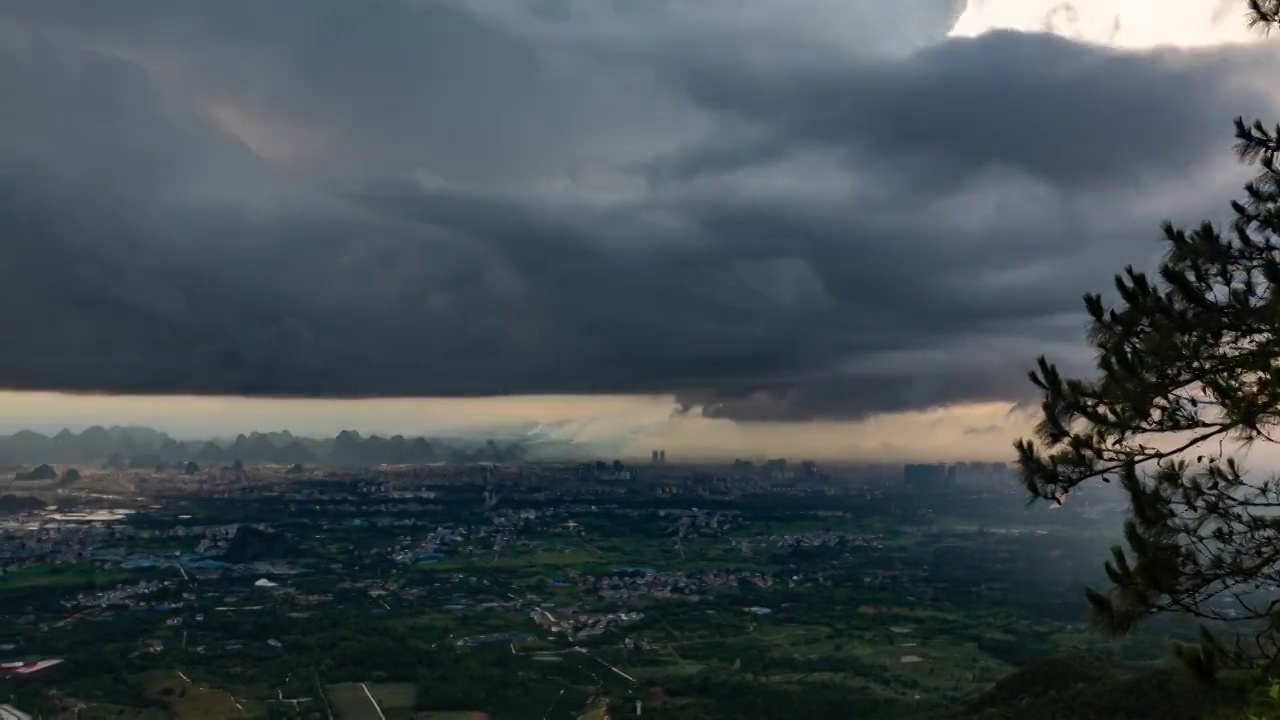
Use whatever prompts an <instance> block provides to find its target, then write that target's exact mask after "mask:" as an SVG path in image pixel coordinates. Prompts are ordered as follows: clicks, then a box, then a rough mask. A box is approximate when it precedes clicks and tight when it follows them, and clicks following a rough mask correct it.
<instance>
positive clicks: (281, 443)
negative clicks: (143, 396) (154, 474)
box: [0, 426, 572, 468]
mask: <svg viewBox="0 0 1280 720" xmlns="http://www.w3.org/2000/svg"><path fill="white" fill-rule="evenodd" d="M569 454H572V443H555V442H552V443H548V442H547V441H546V440H545V439H541V438H536V437H532V436H531V437H529V438H514V439H513V438H503V439H501V440H498V441H495V440H491V439H490V440H484V439H472V438H452V437H451V438H448V439H440V438H435V439H429V438H423V437H414V438H407V437H404V436H403V435H394V436H392V437H380V436H378V435H369V436H362V435H361V434H360V433H358V432H355V431H352V430H344V431H343V432H340V433H338V435H336V436H335V437H332V438H325V439H316V438H305V437H298V436H295V435H293V434H292V433H290V432H289V431H287V430H285V431H283V432H271V433H258V432H255V433H251V434H249V435H238V436H236V438H235V439H234V440H229V441H228V440H221V441H219V440H175V439H174V438H172V437H170V436H169V435H168V434H166V433H163V432H161V431H159V430H155V429H153V428H148V427H105V428H104V427H98V426H95V427H91V428H88V429H87V430H85V431H83V432H81V433H73V432H71V431H70V430H66V429H64V430H62V431H61V432H59V433H58V434H56V435H54V436H52V437H50V436H48V435H42V434H40V433H37V432H32V431H30V430H23V431H21V432H17V433H14V434H13V435H0V468H15V467H24V466H30V465H37V464H41V463H50V464H54V465H100V466H103V467H114V468H129V467H132V468H154V467H157V466H161V465H165V466H179V465H184V464H186V463H196V464H197V465H199V466H201V467H210V466H214V465H226V464H230V463H234V462H235V461H237V460H239V461H240V462H241V463H243V464H246V465H254V464H276V465H295V464H298V465H304V466H306V465H325V466H330V467H352V468H355V467H369V466H373V465H381V464H393V465H394V464H425V463H433V462H486V461H487V462H511V461H518V460H529V459H544V458H549V457H555V456H568V455H569Z"/></svg>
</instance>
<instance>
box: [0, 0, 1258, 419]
mask: <svg viewBox="0 0 1280 720" xmlns="http://www.w3.org/2000/svg"><path fill="white" fill-rule="evenodd" d="M794 1H795V2H798V1H799V0H794ZM472 2H473V3H474V4H475V7H476V8H481V9H483V10H484V12H480V11H478V10H477V11H475V12H472V11H470V10H468V8H467V7H466V6H465V4H464V3H462V2H460V1H459V2H444V1H443V0H441V1H440V2H418V3H414V2H407V1H406V2H390V1H378V2H364V3H355V4H353V3H349V2H346V1H345V0H343V1H342V2H337V1H336V0H334V1H333V2H302V1H301V0H288V1H284V0H282V2H279V3H271V4H264V3H260V2H248V1H247V0H228V1H227V2H220V3H205V2H195V1H194V0H190V1H183V0H166V2H159V1H158V0H157V1H156V2H139V3H102V4H85V3H73V2H70V1H69V0H40V2H30V3H16V4H12V5H9V6H6V7H5V8H4V9H3V10H0V95H2V96H3V97H5V98H6V102H5V103H3V105H0V237H3V238H4V246H5V247H4V250H5V258H6V262H4V263H0V302H3V305H2V307H3V308H4V311H3V313H2V314H0V385H4V386H8V387H12V388H22V389H37V388H39V389H72V390H84V391H111V392H199V393H245V394H266V395H271V394H291V395H329V396H337V395H480V394H506V393H535V392H672V393H675V394H676V395H677V397H678V398H679V399H680V400H681V402H682V403H684V404H686V405H687V406H690V407H693V406H697V407H700V408H705V412H707V414H709V415H715V416H720V417H731V418H737V419H775V420H776V419H786V420H800V419H812V418H846V417H860V416H864V415H867V414H871V413H877V412H886V411H894V410H902V409H913V408H922V407H929V406H933V405H938V404H945V403H951V402H961V401H969V400H1017V399H1020V398H1022V397H1024V396H1025V395H1026V390H1027V388H1028V385H1027V382H1026V379H1025V373H1024V372H1023V370H1024V369H1025V368H1026V367H1028V363H1029V362H1030V360H1031V359H1032V358H1033V357H1034V355H1035V354H1037V353H1039V352H1041V351H1050V352H1051V353H1053V354H1055V355H1056V356H1057V357H1061V358H1064V359H1066V360H1067V362H1068V364H1069V365H1071V366H1072V367H1073V368H1083V367H1084V366H1085V365H1086V364H1087V360H1088V355H1087V353H1086V352H1084V351H1083V349H1082V348H1081V346H1080V345H1079V343H1078V338H1080V337H1081V328H1082V319H1081V317H1080V316H1079V313H1078V310H1079V308H1080V303H1079V297H1080V294H1081V293H1082V292H1083V291H1085V290H1088V289H1092V288H1096V287H1102V286H1105V280H1106V278H1107V277H1108V276H1109V274H1110V273H1111V272H1113V271H1114V270H1115V269H1117V268H1119V267H1121V266H1123V265H1124V264H1125V263H1130V262H1135V263H1139V264H1141V263H1143V262H1146V261H1147V260H1149V258H1150V257H1151V256H1152V255H1153V254H1154V253H1155V252H1157V251H1158V249H1159V248H1158V246H1157V245H1156V243H1155V241H1154V238H1155V235H1156V223H1157V222H1158V221H1159V220H1161V219H1163V218H1164V217H1166V216H1169V215H1174V216H1177V217H1179V218H1181V219H1195V218H1197V217H1199V216H1201V215H1203V214H1205V213H1216V212H1218V211H1219V209H1220V208H1221V207H1222V204H1221V202H1222V200H1224V199H1225V198H1226V197H1227V196H1228V193H1229V191H1231V190H1233V189H1234V186H1235V185H1236V184H1238V180H1239V176H1238V175H1231V174H1228V176H1223V175H1222V174H1221V173H1218V172H1217V171H1218V170H1219V169H1220V168H1222V167H1224V165H1215V164H1214V163H1213V162H1212V161H1213V160H1216V159H1220V160H1222V161H1223V162H1225V163H1226V166H1229V164H1230V160H1229V154H1228V150H1229V146H1230V127H1229V120H1230V117H1231V116H1232V115H1233V114H1236V113H1245V114H1252V113H1254V112H1258V113H1262V114H1263V115H1264V116H1266V115H1268V111H1270V110H1273V109H1274V108H1272V107H1271V106H1269V105H1267V104H1266V103H1259V102H1258V101H1257V100H1256V99H1254V96H1250V95H1249V94H1247V93H1246V92H1245V91H1246V90H1248V89H1249V88H1250V86H1249V85H1248V82H1253V81H1255V80H1256V81H1263V80H1265V79H1266V78H1269V77H1271V71H1272V70H1273V69H1275V64H1274V62H1273V61H1274V58H1273V56H1272V54H1271V52H1270V51H1269V50H1266V49H1252V50H1232V51H1226V50H1222V51H1216V52H1204V53H1195V54H1186V53H1172V52H1161V53H1145V54H1144V53H1129V54H1115V53H1108V52H1106V51H1103V50H1100V49H1096V48H1089V47H1085V46H1080V45H1075V44H1071V43H1067V42H1063V41H1060V40H1056V39H1054V38H1051V37H1041V36H1016V35H1009V34H1003V35H993V36H988V37H984V38H979V39H976V40H966V41H961V42H945V43H937V44H935V45H934V46H933V47H931V48H928V49H926V50H923V51H920V52H917V53H913V54H899V55H898V56H891V55H890V54H889V53H887V52H885V51H884V49H883V48H879V49H876V48H875V47H874V43H872V42H871V40H872V39H873V38H872V36H873V35H875V34H876V33H877V31H876V30H875V27H881V26H883V25H884V23H886V22H890V21H891V20H892V21H897V20H902V19H904V18H915V19H918V25H913V24H908V25H907V26H908V27H916V28H918V30H917V31H915V32H916V35H914V36H910V37H908V38H907V39H904V40H903V41H902V43H903V44H904V46H910V47H918V46H923V45H926V44H928V43H929V42H931V41H936V40H937V39H938V35H939V34H940V32H941V30H942V29H945V19H946V18H948V17H951V16H953V14H954V12H955V7H954V4H953V3H945V2H938V3H934V4H932V5H930V4H929V3H928V2H927V0H921V1H920V2H918V3H910V4H909V3H903V4H902V6H901V7H900V8H899V9H898V10H895V11H893V12H898V13H903V14H902V15H901V16H895V15H893V13H891V12H890V11H889V10H887V9H885V8H884V5H883V4H880V3H872V4H868V5H867V9H866V11H865V12H866V13H868V14H867V15H866V18H867V19H868V22H867V23H866V25H867V27H868V28H870V29H869V30H863V32H864V33H865V36H864V37H865V38H866V39H867V40H868V42H867V43H866V45H865V46H860V47H857V48H856V49H855V51H851V52H848V53H843V54H842V53H841V52H840V43H838V42H828V43H827V44H825V45H824V44H823V42H820V40H823V38H819V37H818V35H817V34H818V33H820V32H824V31H826V28H825V27H824V24H823V23H822V22H820V21H821V19H822V17H821V16H816V17H817V20H813V21H811V19H805V18H804V17H803V15H804V14H803V13H796V12H788V11H787V10H786V8H784V7H783V5H778V6H777V8H778V10H777V12H776V13H773V14H768V13H767V12H766V13H763V14H758V15H757V16H754V17H755V20H754V21H753V22H755V23H756V24H754V25H753V24H751V23H737V24H732V23H729V22H728V21H725V23H724V24H723V27H721V26H720V25H718V24H717V22H716V21H715V20H714V17H715V16H708V17H711V18H712V19H710V20H708V19H707V17H703V18H701V19H698V20H697V22H694V21H692V20H689V19H688V18H684V17H682V16H680V15H679V12H678V8H679V7H684V6H683V5H679V6H678V5H676V4H670V5H667V4H662V3H652V4H644V5H625V4H618V6H617V7H615V5H614V4H608V3H576V2H572V1H571V0H565V2H560V3H552V4H547V3H529V4H519V3H512V2H504V3H486V2H484V0H472ZM806 2H808V3H809V4H810V5H812V6H813V8H827V9H831V8H841V10H840V12H848V10H847V8H849V7H856V6H855V5H850V4H847V3H844V4H841V3H828V2H826V0H806ZM759 7H760V8H764V9H766V10H767V9H769V8H772V7H774V6H772V5H769V4H768V3H762V4H761V5H760V6H759ZM786 7H787V8H789V7H791V6H790V5H787V6H786ZM895 7H896V6H895ZM513 8H514V9H513ZM811 9H812V8H811ZM525 10H527V11H528V12H524V11H525ZM762 12H763V11H762ZM831 12H835V11H834V10H831ZM793 16H794V17H796V18H799V19H797V20H795V21H794V22H792V21H791V18H792V17H793ZM872 20H876V21H877V22H879V23H880V25H876V24H875V23H874V22H871V21H872ZM916 21H917V20H913V21H912V22H916ZM788 23H791V24H788ZM830 24H831V23H827V25H830ZM890 24H893V22H890ZM901 26H902V23H901V22H897V24H896V25H895V27H898V28H899V30H901ZM858 27H861V25H859V26H857V27H854V26H852V25H851V26H850V29H849V30H848V33H849V42H848V44H849V45H852V46H859V42H858V32H859V30H858ZM753 33H757V34H760V35H761V37H760V38H759V41H760V47H755V46H753V44H752V42H751V41H752V39H753V37H754V36H753ZM765 35H768V37H765ZM908 35H910V33H908ZM832 37H836V38H838V37H839V36H838V34H836V35H833V36H832ZM806 38H812V39H813V42H812V43H806V42H805V40H806ZM826 40H830V38H826ZM705 45H714V46H715V47H716V53H715V54H714V55H708V54H707V53H704V52H700V48H701V47H702V46H705ZM793 47H796V48H798V47H806V48H809V49H807V50H804V51H800V50H796V51H792V50H790V49H789V48H793ZM813 47H818V48H819V50H813V49H812V48H813ZM761 48H764V49H763V50H762V49H761ZM873 49H874V52H873V51H872V50H873ZM735 58H739V59H741V62H734V60H735ZM1230 77H1237V78H1242V79H1243V80H1244V81H1246V82H1244V83H1242V82H1234V81H1233V82H1228V78H1230ZM1206 168H1208V169H1210V170H1213V172H1202V170H1204V169H1206Z"/></svg>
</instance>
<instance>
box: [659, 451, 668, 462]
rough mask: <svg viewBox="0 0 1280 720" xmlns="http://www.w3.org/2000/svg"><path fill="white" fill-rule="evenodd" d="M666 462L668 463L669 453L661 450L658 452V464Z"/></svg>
mask: <svg viewBox="0 0 1280 720" xmlns="http://www.w3.org/2000/svg"><path fill="white" fill-rule="evenodd" d="M666 461H667V451H666V450H659V451H658V462H660V463H665V462H666Z"/></svg>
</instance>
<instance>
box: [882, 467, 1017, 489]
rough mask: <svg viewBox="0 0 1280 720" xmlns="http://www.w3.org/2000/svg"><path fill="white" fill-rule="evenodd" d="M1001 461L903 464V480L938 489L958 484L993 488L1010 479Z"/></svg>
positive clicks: (910, 485) (916, 486) (926, 487)
mask: <svg viewBox="0 0 1280 720" xmlns="http://www.w3.org/2000/svg"><path fill="white" fill-rule="evenodd" d="M1012 477H1013V476H1012V473H1011V472H1010V470H1009V466H1008V464H1006V463H1002V462H954V463H950V464H948V463H914V464H908V465H904V466H903V467H902V482H903V484H904V485H906V486H907V487H909V488H913V489H918V490H940V489H948V488H955V487H960V486H968V487H994V486H997V485H1002V484H1007V483H1008V482H1009V480H1010V479H1011V478H1012Z"/></svg>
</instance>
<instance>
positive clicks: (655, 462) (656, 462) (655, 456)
mask: <svg viewBox="0 0 1280 720" xmlns="http://www.w3.org/2000/svg"><path fill="white" fill-rule="evenodd" d="M650 462H652V463H653V464H654V465H657V464H658V451H657V450H654V451H653V458H652V459H651V460H650Z"/></svg>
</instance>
